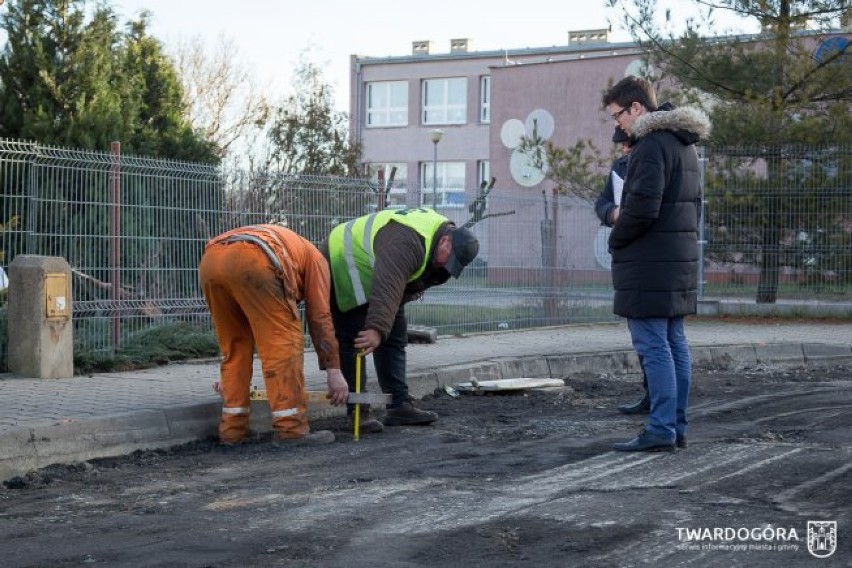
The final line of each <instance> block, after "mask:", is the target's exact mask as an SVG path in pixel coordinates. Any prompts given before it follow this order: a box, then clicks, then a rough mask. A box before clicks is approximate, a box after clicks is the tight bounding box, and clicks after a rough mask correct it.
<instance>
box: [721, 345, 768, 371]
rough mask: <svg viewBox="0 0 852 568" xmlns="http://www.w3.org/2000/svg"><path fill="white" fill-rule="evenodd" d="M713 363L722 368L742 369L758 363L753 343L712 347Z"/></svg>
mask: <svg viewBox="0 0 852 568" xmlns="http://www.w3.org/2000/svg"><path fill="white" fill-rule="evenodd" d="M710 353H711V354H712V357H713V365H714V366H716V367H720V368H722V369H741V368H743V367H753V366H754V365H757V354H756V353H755V351H754V346H753V345H726V346H718V347H710Z"/></svg>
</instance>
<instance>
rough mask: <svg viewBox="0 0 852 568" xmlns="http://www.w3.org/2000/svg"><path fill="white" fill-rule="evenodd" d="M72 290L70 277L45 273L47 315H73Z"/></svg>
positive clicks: (64, 316)
mask: <svg viewBox="0 0 852 568" xmlns="http://www.w3.org/2000/svg"><path fill="white" fill-rule="evenodd" d="M70 296H71V291H70V290H69V289H68V277H67V276H65V275H64V274H45V275H44V298H45V307H46V308H47V309H46V312H45V315H46V316H47V317H48V318H70V317H71V302H70V301H69V300H70Z"/></svg>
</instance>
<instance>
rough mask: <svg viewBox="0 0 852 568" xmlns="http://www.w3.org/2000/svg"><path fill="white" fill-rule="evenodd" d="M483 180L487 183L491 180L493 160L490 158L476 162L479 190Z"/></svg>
mask: <svg viewBox="0 0 852 568" xmlns="http://www.w3.org/2000/svg"><path fill="white" fill-rule="evenodd" d="M482 182H485V185H488V183H490V182H491V162H489V161H488V160H479V162H478V163H477V164H476V188H477V191H479V188H480V187H482Z"/></svg>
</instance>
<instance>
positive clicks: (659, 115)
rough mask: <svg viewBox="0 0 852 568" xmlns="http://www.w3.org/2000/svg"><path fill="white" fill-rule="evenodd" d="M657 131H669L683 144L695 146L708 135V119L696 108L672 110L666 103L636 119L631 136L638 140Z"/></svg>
mask: <svg viewBox="0 0 852 568" xmlns="http://www.w3.org/2000/svg"><path fill="white" fill-rule="evenodd" d="M659 130H668V131H670V132H671V133H672V134H674V135H675V136H677V138H678V139H679V140H680V141H681V142H683V143H684V144H695V143H697V142H698V141H699V140H704V139H706V138H707V137H708V136H709V135H710V119H709V118H708V117H707V115H706V114H704V112H702V111H700V110H698V109H696V108H691V107H683V108H674V107H673V106H671V105H670V104H669V103H666V104H664V105H662V106H660V108H659V109H658V110H656V111H654V112H649V113H646V114H643V115H642V116H640V117H639V118H637V119H636V121H635V122H633V128H632V133H631V134H632V135H633V137H634V138H636V139H639V138H642V137H643V136H647V135H648V134H650V133H652V132H655V131H659Z"/></svg>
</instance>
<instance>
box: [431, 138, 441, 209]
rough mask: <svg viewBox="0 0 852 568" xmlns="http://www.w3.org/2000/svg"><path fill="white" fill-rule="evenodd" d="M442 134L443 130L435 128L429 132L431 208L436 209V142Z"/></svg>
mask: <svg viewBox="0 0 852 568" xmlns="http://www.w3.org/2000/svg"><path fill="white" fill-rule="evenodd" d="M443 136H444V131H443V130H441V129H440V128H436V129H435V130H433V131H432V132H430V133H429V137H430V138H431V140H432V146H433V148H434V151H433V153H432V209H435V210H436V211H437V210H438V142H440V141H441V138H442V137H443Z"/></svg>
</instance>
